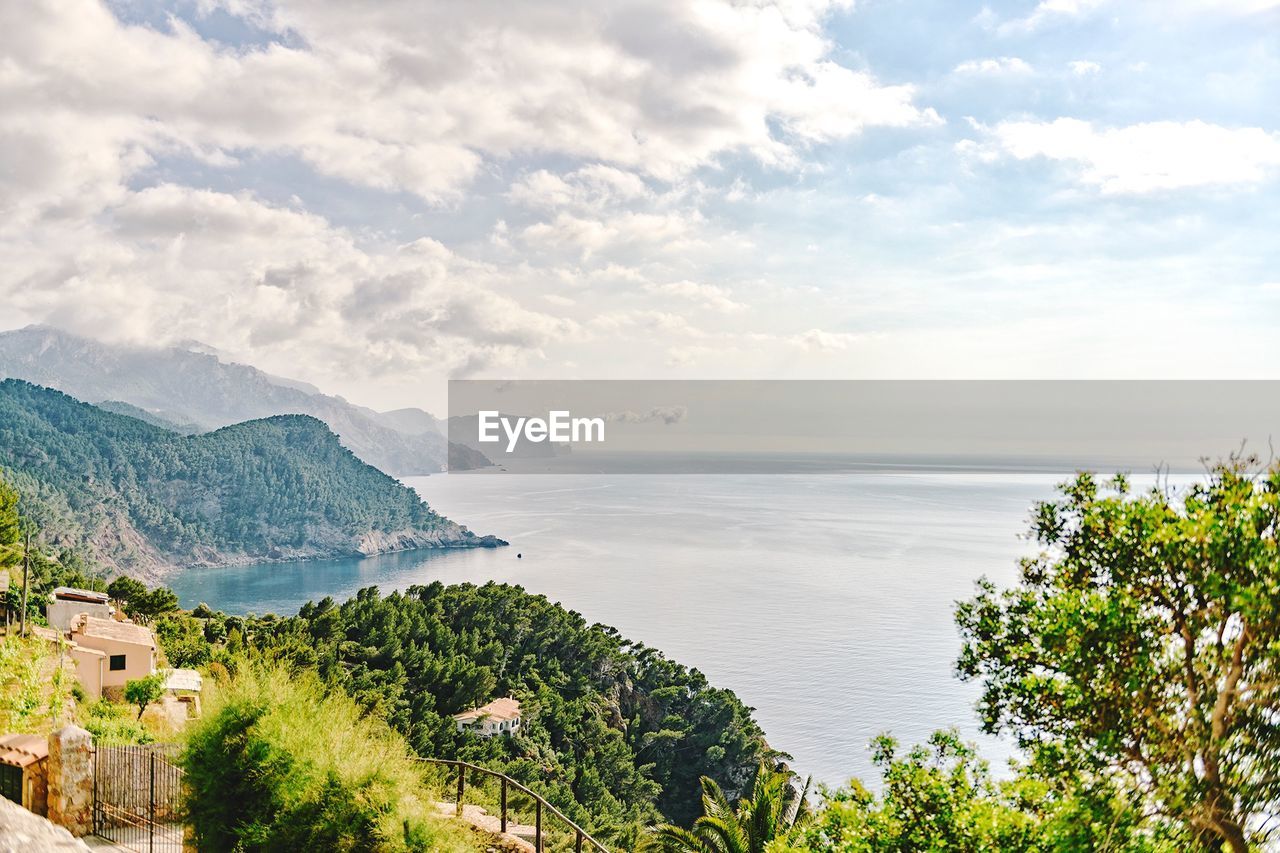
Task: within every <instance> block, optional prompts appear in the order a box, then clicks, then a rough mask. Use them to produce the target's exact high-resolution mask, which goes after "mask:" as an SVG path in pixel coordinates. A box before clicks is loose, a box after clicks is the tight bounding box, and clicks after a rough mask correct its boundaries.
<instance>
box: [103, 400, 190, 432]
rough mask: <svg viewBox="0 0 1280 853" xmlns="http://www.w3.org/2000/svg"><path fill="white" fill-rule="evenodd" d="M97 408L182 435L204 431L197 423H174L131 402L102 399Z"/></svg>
mask: <svg viewBox="0 0 1280 853" xmlns="http://www.w3.org/2000/svg"><path fill="white" fill-rule="evenodd" d="M98 408H99V409H104V410H106V411H108V412H115V413H116V414H117V415H127V416H128V417H131V418H137V419H138V420H140V421H145V422H147V423H149V424H151V425H152V426H158V427H161V428H163V429H167V430H169V431H170V432H178V433H182V434H183V435H195V434H196V433H198V432H204V430H203V429H201V428H200V425H199V424H195V423H185V424H180V423H175V422H174V421H171V420H169V419H168V418H166V417H163V416H162V415H158V414H156V413H155V412H148V411H147V410H146V409H140V408H138V407H137V406H135V405H133V404H132V403H126V402H124V401H122V400H103V401H102V402H101V403H99V404H98Z"/></svg>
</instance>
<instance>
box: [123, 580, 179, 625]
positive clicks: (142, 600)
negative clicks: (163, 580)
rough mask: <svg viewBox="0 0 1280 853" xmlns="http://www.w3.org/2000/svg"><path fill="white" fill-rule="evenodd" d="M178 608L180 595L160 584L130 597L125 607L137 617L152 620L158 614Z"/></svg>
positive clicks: (161, 614) (126, 610)
mask: <svg viewBox="0 0 1280 853" xmlns="http://www.w3.org/2000/svg"><path fill="white" fill-rule="evenodd" d="M177 609H178V596H177V595H176V594H175V593H174V591H173V590H171V589H169V588H168V587H163V586H158V587H156V588H155V589H149V590H147V591H146V592H144V593H142V594H140V595H135V596H134V597H133V598H131V599H129V601H128V603H127V604H126V605H125V607H124V611H125V613H128V614H129V615H130V616H132V617H133V618H135V619H138V620H139V621H142V622H150V621H151V620H153V619H155V618H156V617H158V616H163V615H164V614H166V613H173V612H175V611H176V610H177Z"/></svg>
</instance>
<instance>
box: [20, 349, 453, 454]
mask: <svg viewBox="0 0 1280 853" xmlns="http://www.w3.org/2000/svg"><path fill="white" fill-rule="evenodd" d="M3 377H12V378H14V379H25V380H26V381H28V382H34V383H36V384H38V385H44V386H48V387H50V388H57V389H58V390H60V391H64V392H66V393H67V394H70V395H72V396H74V397H76V398H77V399H81V400H88V401H91V402H95V403H96V402H99V401H103V400H110V401H113V404H114V403H116V402H123V403H127V404H129V405H131V406H136V407H137V408H138V409H141V410H142V411H143V412H145V413H146V414H147V415H149V416H151V417H152V418H158V419H160V420H161V421H164V422H170V423H173V424H177V425H179V426H180V428H184V429H185V426H184V425H187V424H192V425H196V426H197V427H198V431H206V430H211V429H217V428H219V427H224V426H228V425H230V424H235V423H240V422H242V421H247V420H254V419H256V418H265V417H269V416H271V415H286V414H299V415H311V416H312V417H315V418H318V419H319V420H321V421H323V422H324V423H325V424H327V425H328V427H329V429H331V430H333V431H334V432H335V433H337V434H338V436H339V438H340V440H341V441H342V444H343V445H344V446H345V447H347V448H349V449H350V450H351V451H352V452H353V453H355V454H356V456H358V457H360V458H361V459H362V460H364V461H365V462H367V463H369V464H370V465H373V466H374V467H376V468H379V469H381V470H383V471H386V472H388V473H391V474H394V475H396V476H401V477H404V476H413V475H420V474H434V473H436V472H438V471H442V470H444V467H445V463H446V461H447V459H448V442H447V440H446V439H445V437H444V436H443V435H442V434H441V432H440V430H439V429H438V428H436V427H435V419H434V418H432V417H431V416H430V415H429V414H427V413H426V412H423V411H421V410H403V409H402V410H397V411H395V412H390V413H387V414H386V415H383V414H381V413H379V412H375V411H373V410H372V409H367V408H364V407H361V406H356V405H352V404H351V403H349V402H347V401H346V400H344V399H342V398H341V397H334V396H329V395H327V394H321V393H319V392H318V391H317V390H316V389H315V388H314V386H311V385H308V384H306V383H304V382H298V381H296V380H292V379H284V378H281V377H277V376H272V375H271V374H269V373H265V372H263V371H261V370H258V369H257V368H254V367H250V366H248V365H244V364H236V363H234V362H230V361H227V360H226V359H225V358H224V357H223V356H221V355H220V354H219V353H217V352H216V351H214V350H211V349H209V348H208V347H205V346H203V345H201V344H197V343H194V342H188V343H186V344H183V345H182V346H177V347H169V348H165V349H159V348H146V347H130V346H120V345H112V344H104V343H100V342H98V341H94V340H90V339H88V338H82V337H79V336H76V335H72V334H69V333H67V332H63V331H61V330H58V329H54V328H50V327H48V326H28V327H27V328H25V329H17V330H14V331H10V332H3V333H0V378H3ZM397 425H403V426H404V428H403V429H402V428H400V426H397Z"/></svg>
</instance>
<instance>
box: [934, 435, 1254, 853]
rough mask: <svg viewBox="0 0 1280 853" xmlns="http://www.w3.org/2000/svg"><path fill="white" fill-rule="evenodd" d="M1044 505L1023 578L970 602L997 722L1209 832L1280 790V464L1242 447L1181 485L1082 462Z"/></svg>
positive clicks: (969, 652)
mask: <svg viewBox="0 0 1280 853" xmlns="http://www.w3.org/2000/svg"><path fill="white" fill-rule="evenodd" d="M1061 491H1062V495H1063V497H1062V498H1061V499H1059V500H1056V501H1049V502H1045V503H1042V504H1039V505H1038V506H1037V508H1036V512H1035V517H1034V522H1033V526H1032V532H1033V534H1034V536H1035V538H1036V540H1037V541H1038V542H1039V543H1040V545H1041V546H1042V547H1043V549H1044V550H1043V552H1042V553H1041V554H1039V555H1038V556H1035V557H1031V558H1028V559H1026V560H1024V561H1023V563H1022V571H1021V580H1020V583H1019V584H1018V585H1017V586H1015V587H1014V588H1012V589H1009V590H1006V591H1004V592H999V591H997V589H996V588H995V586H994V585H993V584H991V583H990V582H989V581H986V580H983V581H981V582H980V583H979V592H978V595H977V596H976V597H975V598H974V599H973V600H971V601H968V602H965V603H962V604H961V605H960V607H959V609H958V611H957V621H958V623H959V625H960V629H961V632H962V634H963V637H964V650H963V652H962V655H961V658H960V661H959V664H958V667H959V671H960V674H961V676H962V677H964V678H970V679H980V680H981V681H982V682H983V687H984V692H983V696H982V701H981V705H980V710H981V714H982V718H983V724H984V726H985V728H986V729H987V730H989V731H993V732H995V731H1000V730H1011V731H1012V732H1013V734H1014V735H1015V736H1016V738H1017V741H1018V743H1019V744H1020V745H1021V746H1023V747H1024V748H1026V749H1027V750H1028V751H1029V752H1030V753H1031V754H1032V755H1033V756H1035V758H1036V760H1037V761H1038V762H1039V763H1041V764H1042V765H1043V766H1054V767H1056V768H1057V769H1058V771H1059V772H1060V773H1062V774H1064V775H1069V774H1083V775H1095V776H1101V775H1108V774H1110V775H1112V776H1113V777H1114V778H1119V779H1123V780H1125V782H1126V783H1127V784H1128V785H1129V786H1131V788H1132V790H1134V791H1135V792H1137V793H1139V794H1140V795H1141V796H1142V797H1143V798H1144V799H1145V801H1146V804H1147V807H1148V809H1149V810H1150V811H1151V812H1152V813H1156V814H1161V815H1167V816H1170V817H1171V818H1173V819H1175V820H1177V821H1179V822H1181V823H1182V825H1184V826H1185V827H1186V828H1187V829H1188V830H1189V832H1190V833H1191V834H1192V836H1193V837H1194V838H1195V839H1197V841H1198V843H1199V844H1200V845H1201V847H1202V848H1203V849H1218V848H1221V847H1222V846H1224V845H1225V846H1226V847H1228V848H1229V849H1231V850H1232V851H1244V850H1247V849H1249V844H1250V841H1251V839H1250V837H1249V834H1250V830H1249V826H1250V822H1249V821H1250V817H1251V816H1255V815H1259V814H1264V813H1274V810H1275V807H1276V806H1277V805H1280V777H1278V776H1277V773H1276V770H1277V768H1280V727H1277V726H1276V724H1275V714H1276V709H1277V704H1278V703H1280V680H1278V676H1280V550H1278V549H1277V531H1280V467H1276V466H1273V467H1271V468H1270V469H1269V470H1262V469H1260V468H1259V467H1258V463H1257V461H1256V460H1254V459H1252V458H1248V459H1240V458H1232V459H1230V460H1228V461H1227V462H1225V463H1221V464H1219V465H1217V466H1215V467H1214V468H1212V469H1211V470H1210V472H1209V476H1208V477H1207V480H1206V482H1204V483H1202V484H1200V485H1197V486H1195V487H1192V488H1190V489H1189V490H1185V491H1184V492H1183V493H1181V495H1178V494H1175V493H1173V492H1172V491H1170V490H1169V489H1167V488H1164V489H1160V488H1157V489H1152V490H1150V491H1148V492H1146V493H1144V494H1140V495H1136V496H1135V495H1132V494H1130V490H1129V485H1128V482H1127V481H1126V479H1125V478H1124V477H1116V478H1115V479H1114V480H1113V481H1111V483H1110V484H1109V486H1108V488H1106V489H1100V488H1099V485H1098V484H1097V483H1096V482H1095V479H1094V477H1093V476H1091V475H1089V474H1081V475H1079V476H1078V477H1077V478H1076V479H1075V480H1074V481H1073V482H1071V483H1069V484H1066V485H1064V486H1063V487H1062V489H1061Z"/></svg>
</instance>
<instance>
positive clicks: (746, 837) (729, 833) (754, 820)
mask: <svg viewBox="0 0 1280 853" xmlns="http://www.w3.org/2000/svg"><path fill="white" fill-rule="evenodd" d="M791 778H792V775H791V774H790V773H788V772H785V771H779V770H771V769H769V768H768V767H766V766H765V765H763V764H761V765H760V768H759V769H758V770H757V771H756V778H755V781H754V782H753V783H752V786H751V790H750V791H748V792H747V795H746V796H745V797H744V798H743V799H742V800H740V801H739V802H738V807H737V809H734V807H733V806H732V805H731V804H730V803H729V799H728V798H727V797H726V796H725V795H724V791H722V790H721V789H720V786H719V785H717V784H716V782H715V780H714V779H708V778H707V777H706V776H703V777H702V817H700V818H698V819H697V820H695V821H694V822H693V828H692V829H685V828H683V827H679V826H672V825H671V824H664V825H662V826H656V827H654V828H653V829H652V830H650V832H649V835H648V837H647V838H646V839H645V841H644V843H643V844H642V845H641V850H645V851H655V853H657V851H661V853H764V848H765V845H766V844H768V843H769V842H770V841H772V840H774V839H775V838H782V837H784V836H785V835H787V834H788V833H789V832H790V831H791V828H792V827H793V826H795V825H796V824H797V823H798V822H800V821H801V820H803V819H804V818H805V817H806V816H807V814H808V811H807V807H806V805H805V795H806V794H807V793H808V790H809V783H808V782H807V781H806V782H805V785H804V788H803V789H802V790H799V791H797V790H796V789H795V788H794V787H793V786H792V785H791Z"/></svg>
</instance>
